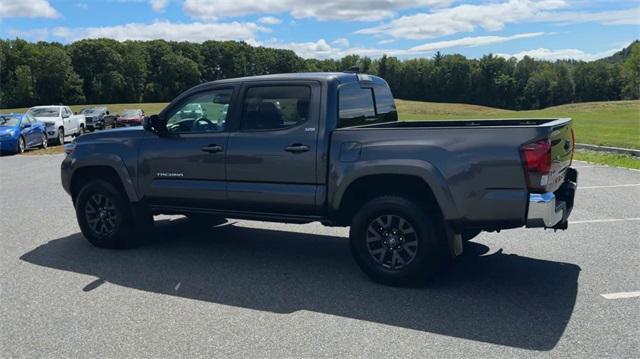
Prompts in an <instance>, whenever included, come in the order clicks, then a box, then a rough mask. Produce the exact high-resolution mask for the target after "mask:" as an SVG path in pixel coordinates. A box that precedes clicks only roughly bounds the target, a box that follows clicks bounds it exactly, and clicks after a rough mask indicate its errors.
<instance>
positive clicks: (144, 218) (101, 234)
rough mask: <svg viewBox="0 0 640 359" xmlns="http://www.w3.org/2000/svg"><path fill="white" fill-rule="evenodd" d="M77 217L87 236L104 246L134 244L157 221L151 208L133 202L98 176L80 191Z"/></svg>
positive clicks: (99, 245) (123, 246)
mask: <svg viewBox="0 0 640 359" xmlns="http://www.w3.org/2000/svg"><path fill="white" fill-rule="evenodd" d="M76 217H77V219H78V224H79V225H80V229H81V231H82V234H83V235H84V237H85V238H86V239H87V240H88V241H89V242H90V243H91V244H93V245H94V246H96V247H101V248H126V247H131V246H134V245H136V244H138V243H140V240H141V235H142V234H144V231H145V230H148V229H149V227H148V225H149V224H150V223H153V217H152V216H151V212H148V211H145V210H144V209H141V208H138V207H137V206H136V205H131V204H130V203H129V201H128V199H127V198H126V195H125V194H123V193H122V191H119V190H118V189H117V188H116V187H115V186H114V185H113V184H112V183H110V182H107V181H104V180H97V179H96V180H91V181H89V182H88V183H87V184H86V185H85V186H84V187H83V188H82V189H81V190H80V192H79V193H78V197H77V199H76Z"/></svg>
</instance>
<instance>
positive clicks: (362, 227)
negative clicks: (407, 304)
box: [349, 196, 448, 286]
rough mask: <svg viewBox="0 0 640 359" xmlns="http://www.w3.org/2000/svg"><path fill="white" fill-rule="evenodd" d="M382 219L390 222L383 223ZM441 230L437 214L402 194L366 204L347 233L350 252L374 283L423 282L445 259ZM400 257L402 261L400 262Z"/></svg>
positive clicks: (435, 272) (398, 284)
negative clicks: (401, 195)
mask: <svg viewBox="0 0 640 359" xmlns="http://www.w3.org/2000/svg"><path fill="white" fill-rule="evenodd" d="M389 217H390V218H389ZM384 222H387V223H388V224H389V225H388V226H383V225H382V224H384ZM376 226H377V227H376ZM394 230H397V231H394ZM390 232H393V233H390ZM394 233H395V234H394ZM398 233H399V234H398ZM442 233H443V231H442V230H441V228H440V227H439V223H438V221H437V220H436V217H435V216H434V215H432V214H430V213H429V212H428V210H427V209H425V208H424V207H422V206H420V205H418V204H417V203H415V202H413V201H411V200H409V199H407V198H404V197H400V196H382V197H378V198H375V199H373V200H371V201H369V202H368V203H366V204H365V205H364V206H362V207H361V208H360V210H359V211H358V212H357V213H356V215H355V216H354V218H353V222H352V224H351V229H350V232H349V238H350V243H351V253H352V255H353V257H354V259H355V261H356V263H358V265H359V266H360V268H361V269H362V270H363V271H364V272H365V273H366V274H367V275H368V276H369V277H370V278H371V279H372V280H374V281H376V282H379V283H382V284H386V285H392V286H415V285H422V284H425V283H426V282H427V281H428V280H432V279H434V278H435V277H436V275H437V274H438V272H440V269H441V268H442V266H443V264H444V263H445V260H446V258H448V256H447V255H446V239H445V237H444V236H443V234H442ZM390 247H393V249H390ZM412 252H413V253H412ZM377 255H379V256H378V257H376V256H377ZM389 256H391V258H389ZM398 258H399V259H398ZM400 260H403V261H404V262H405V263H404V264H401V265H399V261H400Z"/></svg>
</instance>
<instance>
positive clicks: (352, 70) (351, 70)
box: [343, 66, 360, 74]
mask: <svg viewBox="0 0 640 359" xmlns="http://www.w3.org/2000/svg"><path fill="white" fill-rule="evenodd" d="M343 72H346V73H348V74H357V73H359V72H360V67H359V66H353V67H349V69H347V70H344V71H343Z"/></svg>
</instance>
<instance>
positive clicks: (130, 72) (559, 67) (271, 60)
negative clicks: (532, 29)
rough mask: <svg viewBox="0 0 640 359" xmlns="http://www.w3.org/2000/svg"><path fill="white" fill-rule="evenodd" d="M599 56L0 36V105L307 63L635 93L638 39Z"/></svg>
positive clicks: (99, 98) (530, 104)
mask: <svg viewBox="0 0 640 359" xmlns="http://www.w3.org/2000/svg"><path fill="white" fill-rule="evenodd" d="M623 55H624V56H622V55H620V54H617V56H613V57H611V58H608V59H603V60H599V61H592V62H584V61H569V60H567V61H555V62H550V61H541V60H535V59H532V58H530V57H524V58H522V59H521V60H517V59H515V58H510V59H506V58H503V57H499V56H494V55H485V56H483V57H481V58H479V59H468V58H466V57H464V56H462V55H441V54H440V53H436V55H435V56H433V57H432V58H418V59H410V60H400V59H398V58H396V57H392V56H386V55H385V56H382V57H381V58H379V59H371V58H369V57H361V56H358V55H349V56H345V57H343V58H341V59H326V60H318V59H303V58H301V57H299V56H297V55H296V54H295V53H294V52H293V51H291V50H282V49H272V48H265V47H254V46H250V45H248V44H246V43H244V42H236V41H206V42H204V43H201V44H197V43H189V42H169V41H164V40H153V41H124V42H119V41H116V40H111V39H89V40H81V41H77V42H74V43H71V44H68V45H63V44H60V43H55V42H37V43H32V42H28V41H24V40H20V39H15V40H0V108H12V107H27V106H33V105H38V104H57V103H64V104H84V103H86V104H94V103H134V102H165V101H169V100H171V99H172V98H174V97H175V96H176V95H178V94H179V93H180V92H182V91H184V90H186V89H188V88H190V87H192V86H194V85H196V84H199V83H201V82H205V81H214V80H218V79H224V78H233V77H241V76H250V75H262V74H274V73H285V72H306V71H343V70H345V69H348V68H352V67H355V66H358V67H359V68H360V71H361V72H365V73H369V74H374V75H378V76H381V77H383V78H384V79H386V80H387V82H388V83H389V85H390V86H391V89H392V91H393V93H394V95H395V96H396V97H397V98H401V99H410V100H422V101H438V102H463V103H472V104H479V105H486V106H493V107H500V108H507V109H537V108H544V107H548V106H553V105H560V104H565V103H571V102H584V101H604V100H620V99H637V98H638V97H639V95H640V83H639V82H640V43H639V42H637V41H636V42H634V43H633V44H632V45H631V46H630V48H627V49H625V52H624V53H623Z"/></svg>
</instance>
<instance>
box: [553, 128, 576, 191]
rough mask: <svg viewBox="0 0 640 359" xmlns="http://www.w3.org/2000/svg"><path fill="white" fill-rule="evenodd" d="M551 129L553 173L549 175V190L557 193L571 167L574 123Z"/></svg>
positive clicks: (573, 146)
mask: <svg viewBox="0 0 640 359" xmlns="http://www.w3.org/2000/svg"><path fill="white" fill-rule="evenodd" d="M566 120H568V121H567V122H564V123H562V124H561V125H559V126H555V127H553V128H552V129H551V135H550V136H549V141H550V144H551V171H550V173H549V179H548V185H547V189H548V190H549V191H551V192H554V191H556V190H557V189H558V188H559V187H560V185H562V182H563V181H564V177H565V172H566V171H567V168H569V166H570V165H571V160H572V159H573V151H574V148H575V143H574V134H573V123H572V121H571V119H566Z"/></svg>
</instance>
